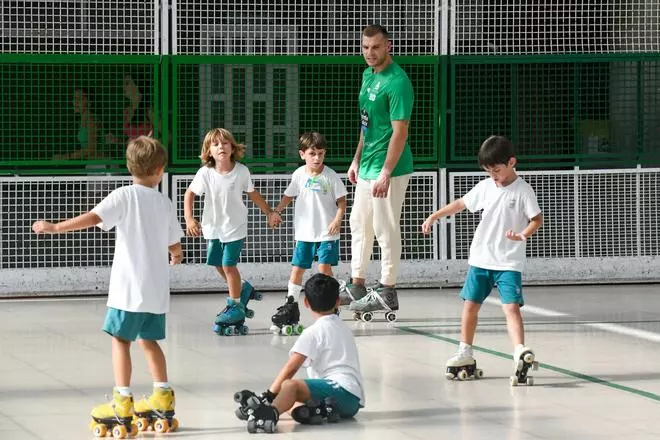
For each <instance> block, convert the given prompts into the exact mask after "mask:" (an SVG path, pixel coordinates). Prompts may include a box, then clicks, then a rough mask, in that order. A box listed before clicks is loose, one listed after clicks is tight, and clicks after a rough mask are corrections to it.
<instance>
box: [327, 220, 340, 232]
mask: <svg viewBox="0 0 660 440" xmlns="http://www.w3.org/2000/svg"><path fill="white" fill-rule="evenodd" d="M340 230H341V220H333V221H332V223H330V224H329V225H328V234H329V235H337V234H339V231H340Z"/></svg>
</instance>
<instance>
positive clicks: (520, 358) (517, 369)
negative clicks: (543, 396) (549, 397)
mask: <svg viewBox="0 0 660 440" xmlns="http://www.w3.org/2000/svg"><path fill="white" fill-rule="evenodd" d="M535 359H536V355H535V354H534V352H533V351H532V349H531V348H529V347H525V346H524V345H519V346H517V347H516V349H515V350H514V352H513V365H514V367H513V368H514V371H513V376H511V377H510V378H509V381H510V383H511V386H512V387H515V386H518V385H528V386H531V385H534V378H533V377H532V376H528V375H527V373H528V372H529V370H530V369H531V370H538V369H539V363H538V362H536V360H535Z"/></svg>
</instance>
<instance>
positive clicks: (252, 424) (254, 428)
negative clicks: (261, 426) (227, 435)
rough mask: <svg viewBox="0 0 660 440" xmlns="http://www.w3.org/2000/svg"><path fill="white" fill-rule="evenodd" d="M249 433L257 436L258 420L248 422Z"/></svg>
mask: <svg viewBox="0 0 660 440" xmlns="http://www.w3.org/2000/svg"><path fill="white" fill-rule="evenodd" d="M247 431H248V432H249V433H250V434H256V432H257V421H256V420H254V419H252V420H248V423H247Z"/></svg>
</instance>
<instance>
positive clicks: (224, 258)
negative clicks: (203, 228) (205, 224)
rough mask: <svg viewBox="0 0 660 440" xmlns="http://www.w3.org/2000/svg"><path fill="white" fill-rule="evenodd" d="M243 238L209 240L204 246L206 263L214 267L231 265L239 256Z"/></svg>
mask: <svg viewBox="0 0 660 440" xmlns="http://www.w3.org/2000/svg"><path fill="white" fill-rule="evenodd" d="M244 243H245V239H244V238H241V239H240V240H236V241H230V242H227V243H223V242H221V241H220V240H209V241H208V244H207V247H206V264H208V265H209V266H215V267H221V266H226V267H233V266H236V265H237V264H238V260H239V259H240V258H241V251H242V250H243V244H244Z"/></svg>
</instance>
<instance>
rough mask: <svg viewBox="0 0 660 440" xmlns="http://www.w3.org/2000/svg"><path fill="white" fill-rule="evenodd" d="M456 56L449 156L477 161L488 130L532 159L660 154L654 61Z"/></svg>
mask: <svg viewBox="0 0 660 440" xmlns="http://www.w3.org/2000/svg"><path fill="white" fill-rule="evenodd" d="M556 60H557V58H554V59H552V60H548V62H543V60H534V61H533V62H525V61H524V60H521V59H519V58H513V57H511V59H506V58H504V57H502V58H499V59H497V62H496V63H493V62H489V60H488V59H487V58H482V59H481V60H480V61H481V63H477V62H476V61H475V59H468V58H455V59H452V60H451V67H450V74H449V77H450V78H451V84H450V91H451V92H450V93H451V96H450V104H449V106H450V108H451V109H452V113H453V115H454V118H453V120H452V124H451V136H450V149H449V150H450V151H449V153H450V154H449V157H450V162H451V161H456V162H460V161H474V160H475V157H476V154H477V151H478V149H479V146H480V144H481V142H483V140H484V139H485V138H486V137H488V136H489V135H491V134H494V133H498V134H502V135H505V136H508V137H510V138H511V139H512V140H513V141H514V142H515V144H516V147H517V154H518V156H519V157H520V158H521V159H524V160H526V161H528V162H529V163H536V164H538V163H541V162H546V163H548V162H550V163H555V164H559V163H563V164H582V163H584V164H589V163H591V162H598V163H609V164H616V163H623V162H629V161H631V162H639V163H653V162H654V161H656V160H657V159H658V157H659V156H660V154H659V153H660V149H659V144H660V143H659V142H658V135H660V132H659V128H658V125H659V124H658V122H659V121H660V57H658V59H657V60H654V61H648V62H644V61H641V60H640V61H623V60H622V61H607V60H603V61H590V60H587V61H571V62H556Z"/></svg>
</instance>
